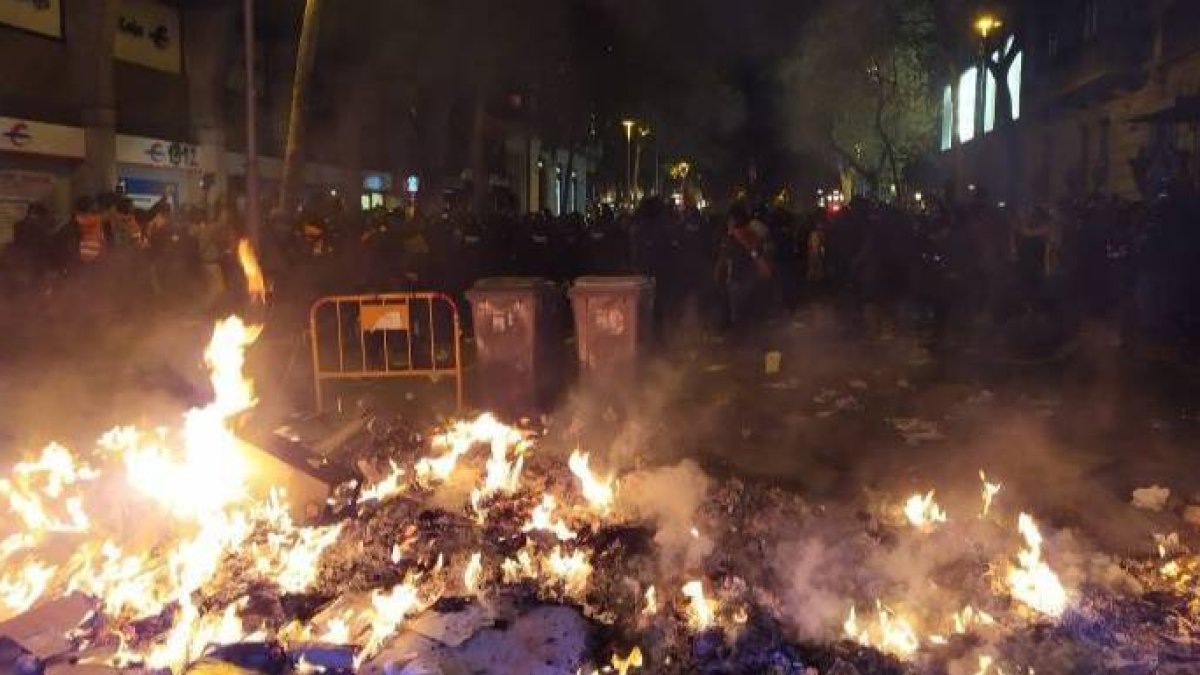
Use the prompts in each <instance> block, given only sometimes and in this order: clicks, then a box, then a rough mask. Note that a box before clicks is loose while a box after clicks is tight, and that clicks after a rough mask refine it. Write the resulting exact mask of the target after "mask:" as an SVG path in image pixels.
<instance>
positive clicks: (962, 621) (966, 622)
mask: <svg viewBox="0 0 1200 675" xmlns="http://www.w3.org/2000/svg"><path fill="white" fill-rule="evenodd" d="M952 620H953V622H954V632H955V633H957V634H959V635H963V634H966V633H969V632H971V631H972V630H973V629H974V628H976V627H977V626H991V625H994V624H995V623H996V619H995V618H993V617H992V615H991V614H988V613H987V612H985V611H983V610H980V609H975V608H974V607H972V606H970V605H967V606H966V607H964V608H962V610H961V611H958V612H955V613H954V616H953V617H952Z"/></svg>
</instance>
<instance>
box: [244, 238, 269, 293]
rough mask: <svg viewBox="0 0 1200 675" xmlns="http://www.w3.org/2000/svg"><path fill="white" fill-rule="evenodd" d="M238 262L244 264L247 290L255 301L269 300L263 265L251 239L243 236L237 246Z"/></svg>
mask: <svg viewBox="0 0 1200 675" xmlns="http://www.w3.org/2000/svg"><path fill="white" fill-rule="evenodd" d="M237 255H238V262H239V263H241V265H242V273H243V274H245V275H246V291H247V292H248V293H249V294H250V299H251V300H252V301H254V302H258V303H263V304H265V303H266V302H267V284H266V280H265V279H263V273H262V267H260V266H259V264H258V256H257V255H255V253H254V247H253V246H251V245H250V240H249V239H246V238H244V237H243V238H242V239H241V240H240V241H238V246H237Z"/></svg>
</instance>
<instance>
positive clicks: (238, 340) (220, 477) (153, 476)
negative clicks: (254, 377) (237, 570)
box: [100, 317, 261, 521]
mask: <svg viewBox="0 0 1200 675" xmlns="http://www.w3.org/2000/svg"><path fill="white" fill-rule="evenodd" d="M260 330H261V329H260V328H259V327H252V326H247V325H246V324H245V323H243V322H242V320H241V319H240V318H238V317H230V318H228V319H225V320H224V321H221V322H219V323H218V324H217V326H216V328H215V329H214V330H213V337H212V341H211V342H209V345H208V348H207V349H206V350H205V352H204V358H205V361H206V362H207V363H208V366H209V368H210V370H211V377H210V379H211V381H212V386H213V392H214V394H215V396H214V398H213V402H212V403H210V404H209V405H207V406H205V407H204V408H195V409H192V410H191V411H189V412H188V413H187V414H186V415H185V416H184V426H183V441H184V451H183V453H182V456H178V454H177V453H173V452H171V451H170V450H169V449H168V448H167V447H165V445H166V444H165V439H164V438H162V436H163V434H159V438H146V437H145V436H144V435H142V434H141V433H139V432H138V431H137V430H135V429H130V428H125V429H116V430H114V431H112V432H109V433H108V434H106V435H105V437H104V438H102V439H101V442H100V445H101V447H102V448H104V449H106V450H108V451H110V452H115V453H119V454H121V455H122V456H123V457H124V461H125V469H126V473H127V477H128V480H129V482H130V484H131V485H132V486H133V487H135V488H136V489H137V490H139V491H141V492H142V493H144V494H146V495H147V496H149V497H151V498H152V499H155V500H156V501H158V502H160V503H162V504H164V505H165V506H166V507H167V508H168V510H170V511H171V512H172V513H173V514H174V515H176V516H178V517H181V518H188V519H192V520H197V521H199V520H201V519H202V518H204V517H206V516H209V515H211V514H213V513H215V512H217V511H220V510H221V509H223V508H225V507H227V506H229V505H231V504H234V503H237V502H241V501H243V500H245V499H246V498H247V496H248V495H247V493H246V481H247V479H248V477H249V472H250V470H249V467H248V466H247V463H246V458H245V455H244V452H243V445H242V443H243V442H242V441H241V440H239V439H238V438H237V436H235V435H234V433H233V431H232V430H231V429H230V428H229V421H230V420H231V419H232V418H233V417H234V416H236V415H238V414H239V413H242V412H244V411H246V410H248V409H250V408H251V407H253V406H254V404H255V402H256V401H255V398H254V387H253V385H252V384H251V382H250V380H248V379H246V378H245V377H244V376H243V375H242V369H243V366H244V365H245V350H246V348H247V347H249V346H250V345H251V344H253V343H254V341H255V340H257V339H258V335H259V332H260Z"/></svg>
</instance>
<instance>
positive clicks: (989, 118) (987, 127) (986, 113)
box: [983, 68, 996, 134]
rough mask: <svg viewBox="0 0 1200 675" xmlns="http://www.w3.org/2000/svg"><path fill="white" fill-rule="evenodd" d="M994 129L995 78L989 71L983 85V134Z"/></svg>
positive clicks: (989, 70)
mask: <svg viewBox="0 0 1200 675" xmlns="http://www.w3.org/2000/svg"><path fill="white" fill-rule="evenodd" d="M995 128H996V76H995V75H993V74H992V71H991V69H990V68H989V69H988V71H987V80H986V81H985V82H984V85H983V133H985V134H986V133H988V132H989V131H991V130H992V129H995Z"/></svg>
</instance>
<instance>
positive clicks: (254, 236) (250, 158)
mask: <svg viewBox="0 0 1200 675" xmlns="http://www.w3.org/2000/svg"><path fill="white" fill-rule="evenodd" d="M243 19H244V22H245V31H246V39H245V43H246V45H245V46H246V195H245V196H246V234H247V235H248V236H249V237H250V241H252V242H254V244H255V245H257V244H258V234H259V233H258V100H257V98H256V97H255V91H254V90H255V88H256V84H255V81H254V80H255V77H254V52H255V48H254V0H245V4H244V6H243Z"/></svg>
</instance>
